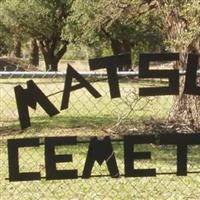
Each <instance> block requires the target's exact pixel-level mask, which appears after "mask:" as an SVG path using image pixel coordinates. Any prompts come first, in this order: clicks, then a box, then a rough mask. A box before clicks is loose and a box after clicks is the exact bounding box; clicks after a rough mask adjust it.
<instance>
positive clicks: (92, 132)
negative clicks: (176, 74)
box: [0, 72, 200, 200]
mask: <svg viewBox="0 0 200 200" xmlns="http://www.w3.org/2000/svg"><path fill="white" fill-rule="evenodd" d="M81 74H82V75H83V76H84V77H85V78H86V79H87V80H88V81H89V82H90V83H91V84H92V86H93V87H94V88H95V89H96V90H98V91H99V93H100V94H101V95H102V97H101V98H98V99H95V98H94V97H93V96H91V94H90V93H89V92H88V91H87V90H86V89H80V90H77V91H73V92H71V94H70V102H69V108H68V109H67V110H63V111H60V113H59V114H58V115H57V116H54V117H52V118H50V117H48V115H47V114H46V113H45V111H44V110H43V109H42V108H41V107H40V106H38V105H37V109H36V110H31V109H29V111H30V119H31V124H32V126H31V127H30V128H28V129H26V130H24V131H22V130H21V129H20V125H19V121H18V113H17V106H16V102H15V94H14V87H15V86H17V85H19V84H20V85H21V86H22V87H24V88H26V82H27V81H28V80H30V79H32V80H33V81H34V82H35V83H36V84H37V86H38V87H39V88H40V89H41V90H42V91H43V92H44V94H45V95H46V96H48V98H49V100H50V101H51V102H52V103H53V104H54V105H55V106H56V107H57V109H59V110H60V106H61V100H62V95H63V89H64V81H65V73H51V72H48V73H40V72H34V73H31V72H1V74H0V137H1V140H0V154H1V160H0V169H1V170H0V181H1V187H0V199H2V200H3V199H16V200H18V199H20V200H22V199H24V200H29V199H30V200H31V199H38V200H41V199H42V200H47V199H52V200H53V199H63V200H65V199H73V200H75V199H81V200H82V199H106V200H109V199H145V200H146V199H200V189H199V187H198V186H199V183H200V178H199V173H198V172H199V166H200V159H199V156H198V152H199V150H200V148H199V146H192V147H189V151H188V152H189V153H188V160H189V161H188V171H189V172H191V173H188V176H186V177H177V176H176V146H161V145H154V144H152V145H136V149H135V151H150V152H151V154H152V158H151V159H150V160H141V161H137V162H135V168H138V169H140V168H141V169H147V168H156V170H157V173H158V175H157V176H156V177H145V178H124V177H123V176H121V177H120V178H119V179H113V178H111V177H109V172H108V169H107V167H106V165H102V166H99V165H98V164H97V163H96V164H95V167H94V168H93V170H92V174H93V176H94V177H91V178H90V179H82V178H81V175H82V171H83V166H84V163H85V159H86V156H87V151H88V143H83V144H79V145H76V146H73V147H57V148H56V152H57V153H58V154H59V153H60V154H64V153H67V154H69V153H71V154H72V155H73V162H72V163H71V164H70V163H68V164H67V166H66V164H65V163H60V164H58V165H57V168H58V169H59V170H61V169H66V168H69V169H77V170H78V173H79V174H78V175H79V177H80V178H78V179H76V180H59V181H47V180H46V179H45V178H43V179H42V180H41V181H31V182H9V180H8V176H9V175H8V174H9V173H8V152H7V140H8V139H16V138H32V137H39V138H40V141H41V143H42V140H43V138H44V137H51V136H52V137H55V136H78V140H79V141H82V140H84V139H85V138H86V140H89V137H91V136H99V137H103V136H107V135H109V136H111V137H112V138H121V137H122V136H123V135H126V134H143V133H144V134H148V133H161V132H165V130H166V129H168V131H174V130H173V127H171V125H169V124H168V116H169V114H170V112H171V110H172V109H173V102H174V97H173V96H161V97H139V95H138V90H139V88H141V87H146V86H152V85H153V86H155V85H156V86H163V85H167V82H164V81H163V80H159V81H141V80H139V79H138V74H137V73H135V72H127V73H126V72H122V73H119V77H120V80H119V82H120V91H121V98H116V99H111V97H110V91H109V86H108V81H107V77H106V74H105V73H103V72H102V73H81ZM75 84H76V83H75ZM166 127H167V128H166ZM83 138H84V139H83ZM113 149H114V152H115V155H116V159H117V163H118V167H119V171H120V173H121V174H123V173H124V172H123V171H124V160H123V142H115V143H114V144H113ZM19 155H20V157H19V163H20V171H21V172H27V171H32V172H34V171H40V173H41V176H42V177H45V161H44V160H45V159H44V145H43V144H41V145H40V146H39V147H31V148H28V149H27V148H20V150H19ZM95 175H96V176H95ZM99 175H102V177H98V176H99Z"/></svg>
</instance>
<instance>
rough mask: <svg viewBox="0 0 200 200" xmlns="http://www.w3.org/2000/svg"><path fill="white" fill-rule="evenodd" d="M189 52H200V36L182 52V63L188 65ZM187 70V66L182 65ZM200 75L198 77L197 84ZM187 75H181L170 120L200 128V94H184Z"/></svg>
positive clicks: (199, 81)
mask: <svg viewBox="0 0 200 200" xmlns="http://www.w3.org/2000/svg"><path fill="white" fill-rule="evenodd" d="M189 53H195V54H199V53H200V37H199V36H198V37H197V38H196V39H194V40H193V41H192V43H191V44H190V45H189V46H188V48H187V49H186V50H185V52H184V53H181V57H180V60H181V61H180V65H181V66H186V62H187V55H188V54H189ZM198 68H199V66H198ZM182 69H184V70H185V68H183V67H182ZM199 83H200V77H197V84H199ZM184 85H185V77H181V85H180V90H181V91H180V95H179V96H178V97H175V101H174V107H173V110H172V113H171V114H170V117H169V121H172V122H175V123H179V124H185V125H187V126H189V127H191V128H192V129H200V96H194V95H186V94H183V90H184Z"/></svg>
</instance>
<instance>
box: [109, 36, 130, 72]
mask: <svg viewBox="0 0 200 200" xmlns="http://www.w3.org/2000/svg"><path fill="white" fill-rule="evenodd" d="M111 48H112V51H113V54H114V55H119V54H123V53H131V45H130V42H129V41H128V40H122V41H119V40H117V39H111ZM118 69H119V71H129V70H130V69H131V66H130V65H124V66H122V67H119V68H118Z"/></svg>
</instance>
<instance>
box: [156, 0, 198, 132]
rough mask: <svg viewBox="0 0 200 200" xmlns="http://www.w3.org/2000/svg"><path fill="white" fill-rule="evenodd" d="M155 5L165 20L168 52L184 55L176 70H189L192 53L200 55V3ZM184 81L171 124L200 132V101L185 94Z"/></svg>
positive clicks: (188, 0)
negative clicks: (179, 124) (189, 55)
mask: <svg viewBox="0 0 200 200" xmlns="http://www.w3.org/2000/svg"><path fill="white" fill-rule="evenodd" d="M155 2H156V4H157V11H158V13H159V17H161V22H162V23H161V26H162V28H163V31H164V32H165V36H166V38H165V40H166V45H167V47H168V49H169V50H170V51H172V52H180V53H181V54H180V62H179V63H178V65H175V66H174V67H175V68H177V67H178V68H179V69H182V70H185V69H186V62H187V56H188V54H189V53H196V54H199V53H200V30H199V25H200V7H199V3H200V1H199V0H197V1H192V0H177V1H173V0H171V1H167V0H158V1H155ZM184 82H185V79H184V78H182V80H181V94H180V95H179V96H178V97H176V98H175V102H174V104H175V106H174V108H173V112H172V113H171V116H170V121H173V122H178V123H179V122H180V123H184V124H186V125H189V126H191V127H193V128H197V129H199V128H200V117H199V106H200V103H199V102H200V98H199V97H198V96H191V95H185V94H183V89H184ZM197 82H199V79H198V80H197Z"/></svg>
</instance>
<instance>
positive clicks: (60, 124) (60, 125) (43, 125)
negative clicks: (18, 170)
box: [0, 115, 117, 135]
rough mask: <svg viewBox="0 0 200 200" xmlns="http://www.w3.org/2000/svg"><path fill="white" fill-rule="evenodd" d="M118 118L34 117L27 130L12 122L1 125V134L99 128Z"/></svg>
mask: <svg viewBox="0 0 200 200" xmlns="http://www.w3.org/2000/svg"><path fill="white" fill-rule="evenodd" d="M116 120H117V119H116V118H114V117H113V118H112V117H110V115H105V116H76V117H75V116H67V117H66V116H55V117H53V118H49V117H48V116H41V117H32V118H31V127H30V128H28V129H25V130H21V129H20V125H19V122H18V121H13V122H10V124H9V125H6V126H3V127H0V135H9V134H11V135H13V134H16V133H17V134H20V133H23V132H26V131H30V132H31V130H37V131H40V130H43V129H53V130H54V129H73V128H88V129H99V128H104V127H110V126H112V125H113V124H114V123H116Z"/></svg>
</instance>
